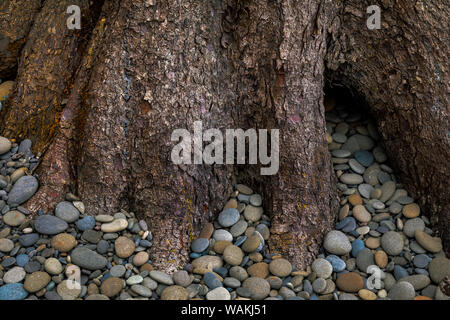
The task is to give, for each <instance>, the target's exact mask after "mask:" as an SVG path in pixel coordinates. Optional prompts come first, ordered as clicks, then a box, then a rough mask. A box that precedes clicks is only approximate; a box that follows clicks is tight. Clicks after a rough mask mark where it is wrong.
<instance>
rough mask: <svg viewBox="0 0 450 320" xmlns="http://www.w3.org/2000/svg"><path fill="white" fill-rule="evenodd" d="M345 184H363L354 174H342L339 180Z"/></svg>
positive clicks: (359, 177) (358, 176)
mask: <svg viewBox="0 0 450 320" xmlns="http://www.w3.org/2000/svg"><path fill="white" fill-rule="evenodd" d="M339 179H340V180H341V182H342V183H345V184H360V183H363V178H362V177H361V176H360V175H359V174H356V173H344V174H343V175H342V176H340V178H339Z"/></svg>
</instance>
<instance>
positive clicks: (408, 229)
mask: <svg viewBox="0 0 450 320" xmlns="http://www.w3.org/2000/svg"><path fill="white" fill-rule="evenodd" d="M416 230H419V231H423V230H425V222H423V220H422V219H420V218H413V219H409V220H406V222H405V225H404V226H403V233H404V234H406V235H407V236H408V237H410V238H412V237H414V235H415V233H416Z"/></svg>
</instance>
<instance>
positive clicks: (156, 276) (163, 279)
mask: <svg viewBox="0 0 450 320" xmlns="http://www.w3.org/2000/svg"><path fill="white" fill-rule="evenodd" d="M205 257H206V256H205ZM149 276H150V278H152V279H153V280H155V281H157V282H159V283H162V284H165V285H167V286H171V285H173V284H174V282H173V279H172V277H171V276H170V275H168V274H167V273H165V272H162V271H157V270H153V271H150V273H149Z"/></svg>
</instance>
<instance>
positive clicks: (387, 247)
mask: <svg viewBox="0 0 450 320" xmlns="http://www.w3.org/2000/svg"><path fill="white" fill-rule="evenodd" d="M403 245H404V243H403V238H402V236H401V235H400V234H399V233H398V232H395V231H388V232H386V233H385V234H383V236H382V237H381V246H382V247H383V250H384V251H386V253H387V254H388V255H390V256H397V255H399V254H400V253H401V252H402V250H403Z"/></svg>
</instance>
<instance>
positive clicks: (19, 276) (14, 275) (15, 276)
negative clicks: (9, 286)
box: [3, 267, 27, 283]
mask: <svg viewBox="0 0 450 320" xmlns="http://www.w3.org/2000/svg"><path fill="white" fill-rule="evenodd" d="M26 274H27V273H26V272H25V270H24V269H23V268H21V267H14V268H12V269H10V270H9V271H7V272H5V274H4V275H3V282H4V283H17V282H21V281H22V280H23V279H25V276H26Z"/></svg>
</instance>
